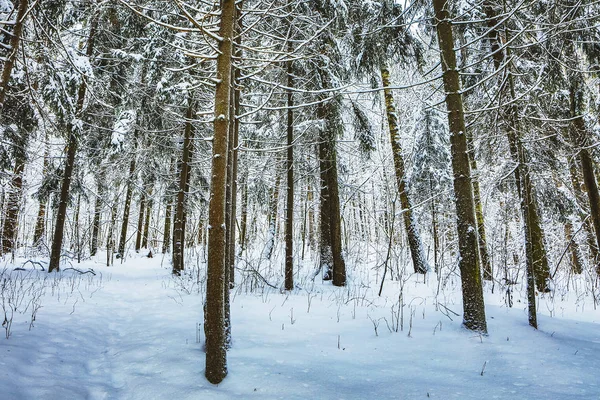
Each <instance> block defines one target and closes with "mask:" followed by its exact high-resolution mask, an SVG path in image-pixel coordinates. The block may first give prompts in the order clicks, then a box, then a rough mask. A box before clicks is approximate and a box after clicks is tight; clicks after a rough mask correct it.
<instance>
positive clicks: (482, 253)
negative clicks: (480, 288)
mask: <svg viewBox="0 0 600 400" xmlns="http://www.w3.org/2000/svg"><path fill="white" fill-rule="evenodd" d="M457 36H458V41H459V44H460V48H461V50H460V51H461V54H462V57H461V58H462V63H463V64H464V65H466V64H467V63H468V47H467V42H466V39H465V36H464V34H463V32H462V31H461V30H458V31H457ZM462 67H463V65H461V66H460V68H462ZM466 76H467V75H466V74H465V75H463V79H466ZM464 82H465V81H464V80H463V81H462V83H464ZM463 101H464V102H465V103H466V101H467V94H466V93H464V94H463ZM466 134H467V147H468V149H469V161H470V162H471V183H472V185H473V202H474V203H475V220H476V221H477V233H478V236H477V241H478V243H479V261H480V266H481V268H482V269H483V279H484V280H486V281H491V280H493V279H494V274H493V271H492V264H491V262H490V256H489V253H488V249H487V237H486V234H485V219H484V216H483V204H482V203H481V189H480V186H479V174H478V168H477V158H476V157H475V140H474V138H473V133H472V132H471V130H467V132H466Z"/></svg>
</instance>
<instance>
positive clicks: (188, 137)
mask: <svg viewBox="0 0 600 400" xmlns="http://www.w3.org/2000/svg"><path fill="white" fill-rule="evenodd" d="M185 117H186V123H185V131H184V138H183V153H182V156H181V170H180V173H179V190H178V192H177V202H176V204H175V216H174V218H173V274H174V275H180V274H181V271H183V269H184V260H183V252H184V248H185V203H186V201H185V200H186V188H187V187H188V185H189V181H188V175H189V173H190V167H189V162H190V156H191V153H192V146H193V142H192V140H193V137H194V127H193V125H192V118H193V117H194V101H193V100H192V99H190V100H189V102H188V108H187V112H186V116H185Z"/></svg>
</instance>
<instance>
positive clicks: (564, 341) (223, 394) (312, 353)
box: [0, 258, 600, 400]
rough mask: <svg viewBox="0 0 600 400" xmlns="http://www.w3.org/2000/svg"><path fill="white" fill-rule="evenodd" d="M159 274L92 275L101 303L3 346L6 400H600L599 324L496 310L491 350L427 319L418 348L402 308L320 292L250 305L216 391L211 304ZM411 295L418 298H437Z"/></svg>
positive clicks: (130, 266)
mask: <svg viewBox="0 0 600 400" xmlns="http://www.w3.org/2000/svg"><path fill="white" fill-rule="evenodd" d="M159 264H160V259H152V260H149V259H145V258H137V259H132V260H128V261H127V263H126V264H124V265H119V266H116V267H113V268H104V267H98V266H95V267H94V266H93V265H91V264H90V265H86V267H87V266H92V267H94V268H95V269H96V270H97V271H101V272H102V273H103V285H102V286H103V287H102V289H101V290H99V291H97V292H95V293H93V295H92V296H91V297H90V293H89V292H86V291H85V290H81V294H79V293H76V295H73V296H71V297H69V298H68V299H66V300H65V299H61V301H60V302H58V301H57V300H56V299H55V298H48V299H46V300H45V302H44V308H42V309H41V310H40V312H39V315H38V321H37V322H36V326H35V328H33V330H32V331H30V332H28V331H27V329H26V328H27V327H26V326H25V325H24V324H21V325H16V326H15V328H14V334H13V336H12V337H11V338H10V339H9V340H4V339H2V341H1V342H0V343H1V344H0V351H1V352H2V353H1V354H2V356H1V357H0V371H1V372H0V399H3V400H4V399H8V400H12V399H57V400H58V399H60V400H63V399H144V400H146V399H234V398H236V399H237V398H240V399H247V398H251V399H371V398H377V399H421V398H422V399H427V398H438V399H481V398H486V399H487V398H490V399H515V398H519V399H530V398H531V399H533V398H547V399H595V398H600V387H599V386H598V380H597V371H598V370H600V329H599V325H598V324H596V323H590V322H575V321H570V320H564V319H559V318H549V317H543V316H541V317H540V326H541V327H542V329H541V330H540V331H534V330H532V329H530V328H529V327H527V322H526V317H525V314H524V312H523V310H520V309H510V310H507V309H505V308H500V307H497V306H489V307H488V312H487V314H488V321H489V329H490V336H489V337H485V338H481V337H479V336H477V335H473V334H472V333H469V332H466V331H464V330H463V329H462V328H461V327H460V321H459V320H455V321H450V320H448V319H447V318H446V317H445V316H443V315H441V314H440V313H439V312H436V311H435V310H434V308H433V307H432V306H431V305H426V306H423V307H415V316H414V318H413V328H412V332H411V337H408V336H407V333H408V332H407V331H408V324H409V321H408V318H409V316H408V311H407V315H406V316H405V318H406V320H405V325H406V326H405V331H404V332H398V333H396V332H392V333H390V331H389V330H388V329H387V328H386V321H385V320H383V318H384V317H385V318H386V319H387V321H388V322H390V321H391V317H390V308H389V306H386V307H368V306H366V305H365V306H361V305H359V306H358V307H357V308H354V306H353V303H352V302H349V303H348V304H343V305H342V303H343V302H340V301H339V300H338V301H336V300H335V299H336V297H338V298H339V296H341V293H343V292H342V291H343V290H344V289H331V288H330V287H328V286H325V287H323V286H320V285H317V286H316V288H315V290H316V291H317V292H318V291H322V293H323V294H321V293H319V294H317V295H316V296H315V297H314V298H313V299H312V304H311V310H310V313H307V305H308V302H307V298H308V296H307V294H306V292H304V291H301V292H299V293H296V294H293V295H290V296H289V298H287V299H286V296H285V295H282V294H279V293H271V294H268V295H262V296H260V295H246V294H237V295H236V296H235V298H234V302H233V306H232V315H233V334H234V347H233V348H232V350H231V351H230V352H229V368H230V374H229V377H228V378H227V379H226V380H225V381H224V382H223V383H222V384H221V385H219V386H213V385H211V384H209V383H208V382H207V381H206V380H205V379H204V376H203V369H204V353H203V352H202V348H201V344H199V343H196V323H198V322H201V318H202V302H201V299H200V296H197V295H191V296H188V295H181V296H180V295H179V294H178V293H177V292H176V291H175V290H174V289H173V283H172V281H170V278H169V271H168V270H167V269H165V268H161V267H160V265H159ZM408 286H411V287H410V288H407V290H411V291H414V293H412V292H411V293H410V295H411V297H409V298H413V297H414V298H417V296H421V297H423V298H426V296H428V293H429V292H431V289H430V288H428V287H426V286H425V285H421V286H419V285H416V284H415V285H414V287H413V285H408ZM388 290H389V293H390V298H391V299H393V298H395V296H397V292H396V291H395V289H394V287H393V284H390V287H389V288H388ZM315 293H316V292H315ZM390 304H391V303H390ZM429 304H431V302H430V303H429ZM451 307H452V308H453V309H455V310H459V309H460V306H459V305H457V304H454V305H452V306H451ZM587 312H588V313H592V314H593V313H596V316H597V315H598V314H597V313H598V311H595V310H589V311H587ZM71 313H72V314H71ZM369 317H370V318H369ZM588 317H589V315H588ZM594 318H595V316H594V315H591V318H587V319H588V320H590V319H592V320H593V319H594ZM371 320H374V321H379V328H378V336H375V333H374V327H373V323H372V322H371ZM596 320H600V318H597V319H596ZM292 321H293V323H292ZM440 321H441V325H442V329H441V330H440V329H439V327H438V328H437V329H436V332H435V334H433V331H434V328H435V327H436V326H437V325H438V324H439V323H440ZM27 325H28V324H27ZM338 339H339V343H340V348H338ZM484 363H485V364H486V367H485V371H484V374H483V376H482V375H481V370H482V368H483V365H484Z"/></svg>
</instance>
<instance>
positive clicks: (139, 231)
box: [135, 185, 146, 253]
mask: <svg viewBox="0 0 600 400" xmlns="http://www.w3.org/2000/svg"><path fill="white" fill-rule="evenodd" d="M144 211H146V189H145V188H144V187H143V185H142V193H141V194H140V212H139V213H138V223H137V230H136V234H135V252H136V253H138V252H139V251H140V248H141V247H142V233H143V231H144Z"/></svg>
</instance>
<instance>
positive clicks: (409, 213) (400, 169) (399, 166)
mask: <svg viewBox="0 0 600 400" xmlns="http://www.w3.org/2000/svg"><path fill="white" fill-rule="evenodd" d="M381 79H382V81H383V93H384V96H385V109H386V116H387V121H388V128H389V132H390V143H391V144H392V155H393V159H394V172H395V173H396V185H397V186H398V194H399V197H400V205H401V206H402V210H401V212H402V220H403V221H404V229H405V231H406V236H407V238H408V246H409V248H410V255H411V257H412V262H413V268H414V271H415V272H416V273H418V274H425V273H426V272H427V261H426V260H425V255H424V254H423V245H422V243H421V237H420V235H419V229H418V227H417V224H416V221H415V219H414V217H413V210H412V204H411V202H410V198H409V197H408V190H407V182H406V176H405V168H404V158H403V157H402V147H401V146H400V132H399V130H398V115H397V114H396V105H395V103H394V96H393V95H392V91H391V89H390V88H389V87H390V72H389V70H388V69H387V67H382V68H381Z"/></svg>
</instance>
